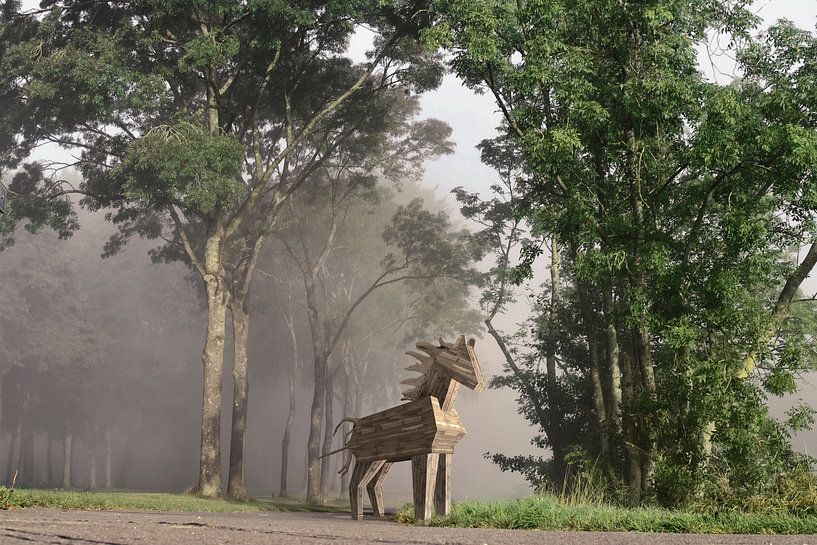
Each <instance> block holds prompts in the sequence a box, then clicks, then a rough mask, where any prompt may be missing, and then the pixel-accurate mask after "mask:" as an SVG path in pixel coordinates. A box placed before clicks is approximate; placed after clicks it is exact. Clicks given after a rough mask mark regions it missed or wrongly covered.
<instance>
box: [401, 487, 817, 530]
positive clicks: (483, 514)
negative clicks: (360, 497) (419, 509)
mask: <svg viewBox="0 0 817 545" xmlns="http://www.w3.org/2000/svg"><path fill="white" fill-rule="evenodd" d="M397 520H398V521H400V522H406V523H410V524H413V523H415V521H414V514H413V511H412V507H411V506H410V505H408V506H405V507H403V508H402V509H401V510H400V511H399V512H398V514H397ZM425 525H427V526H444V527H451V526H454V527H465V528H505V529H516V530H555V531H584V532H668V533H681V534H791V535H794V534H811V533H814V532H816V531H817V517H814V516H812V515H804V516H797V515H792V514H786V513H779V512H758V513H741V512H723V511H714V512H711V513H710V512H695V511H690V510H685V511H681V510H667V509H657V508H652V509H648V508H638V509H623V508H618V507H610V506H597V505H564V504H562V503H560V502H559V500H558V499H557V498H555V497H553V496H549V495H543V496H532V497H530V498H524V499H519V500H511V501H504V502H493V503H478V502H461V503H454V504H453V506H452V508H451V515H450V516H448V517H444V518H437V517H434V518H432V519H431V520H430V521H428V522H427V523H425Z"/></svg>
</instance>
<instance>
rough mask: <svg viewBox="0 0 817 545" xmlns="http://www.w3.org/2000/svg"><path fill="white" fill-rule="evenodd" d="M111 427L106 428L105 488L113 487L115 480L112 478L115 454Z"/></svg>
mask: <svg viewBox="0 0 817 545" xmlns="http://www.w3.org/2000/svg"><path fill="white" fill-rule="evenodd" d="M112 442H113V441H112V439H111V428H108V429H107V430H105V488H112V487H113V482H112V480H111V462H112V458H113V456H112V455H111V449H112Z"/></svg>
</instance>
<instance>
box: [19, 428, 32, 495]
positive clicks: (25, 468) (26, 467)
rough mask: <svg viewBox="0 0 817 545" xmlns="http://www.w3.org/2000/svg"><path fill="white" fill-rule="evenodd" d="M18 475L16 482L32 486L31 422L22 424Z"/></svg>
mask: <svg viewBox="0 0 817 545" xmlns="http://www.w3.org/2000/svg"><path fill="white" fill-rule="evenodd" d="M20 459H21V461H22V463H21V464H20V476H19V477H18V483H19V484H23V485H25V486H34V481H35V479H36V475H35V469H34V429H33V428H32V427H31V422H25V423H24V424H23V437H22V442H21V444H20Z"/></svg>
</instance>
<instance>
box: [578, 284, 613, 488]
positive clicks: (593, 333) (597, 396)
mask: <svg viewBox="0 0 817 545" xmlns="http://www.w3.org/2000/svg"><path fill="white" fill-rule="evenodd" d="M590 293H591V292H590V287H589V286H588V285H587V284H585V283H580V284H579V286H578V297H579V306H580V307H581V311H582V315H583V317H584V323H585V329H586V333H585V335H586V336H587V347H588V351H589V354H590V381H591V384H592V386H593V408H594V409H595V411H594V412H595V414H596V427H597V429H598V433H599V447H600V449H601V458H602V467H603V468H604V470H605V471H606V472H608V473H609V472H610V471H611V469H612V459H611V456H610V442H609V439H608V426H607V407H606V403H605V399H604V387H603V385H602V380H601V370H600V369H601V356H600V353H599V334H598V329H597V322H598V320H597V319H596V312H595V310H594V309H593V308H592V305H591V302H590Z"/></svg>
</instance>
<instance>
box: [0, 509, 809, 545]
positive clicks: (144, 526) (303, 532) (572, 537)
mask: <svg viewBox="0 0 817 545" xmlns="http://www.w3.org/2000/svg"><path fill="white" fill-rule="evenodd" d="M0 543H2V544H3V545H5V544H7V543H8V544H16V545H32V544H40V543H47V544H52V545H154V544H155V545H176V544H187V543H191V544H211V543H219V544H220V543H229V544H230V545H256V544H258V545H265V544H275V545H277V544H286V545H290V544H291V545H318V544H324V543H326V544H329V545H345V544H353V543H354V544H362V545H368V544H375V543H381V544H382V543H386V544H389V545H402V544H406V545H422V544H441V545H442V544H445V545H460V544H462V545H472V544H473V545H530V544H547V545H550V544H553V545H602V544H603V545H652V544H656V545H704V544H706V545H709V544H721V543H722V544H725V545H739V544H740V545H744V544H746V545H770V544H771V545H804V544H808V545H817V536H699V535H679V534H634V533H631V534H625V533H600V532H599V533H596V532H538V531H523V530H478V529H469V528H463V529H459V528H415V527H408V526H404V525H401V524H397V523H394V522H386V521H379V520H374V519H371V520H369V519H367V520H364V521H363V522H353V521H352V520H350V519H349V518H348V515H343V514H325V513H217V514H201V513H198V514H190V513H131V512H97V511H60V510H56V509H26V510H17V511H0Z"/></svg>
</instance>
